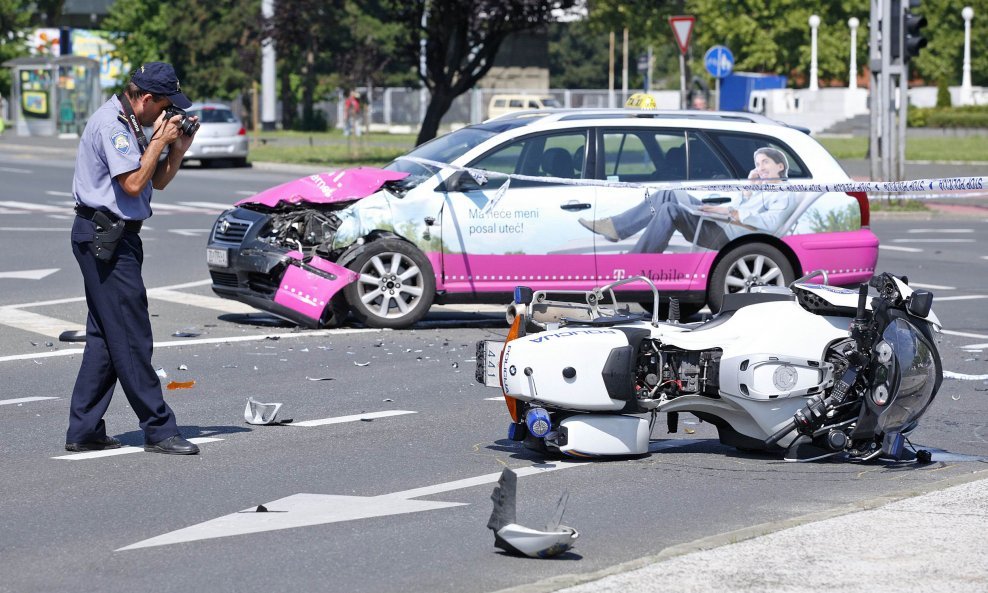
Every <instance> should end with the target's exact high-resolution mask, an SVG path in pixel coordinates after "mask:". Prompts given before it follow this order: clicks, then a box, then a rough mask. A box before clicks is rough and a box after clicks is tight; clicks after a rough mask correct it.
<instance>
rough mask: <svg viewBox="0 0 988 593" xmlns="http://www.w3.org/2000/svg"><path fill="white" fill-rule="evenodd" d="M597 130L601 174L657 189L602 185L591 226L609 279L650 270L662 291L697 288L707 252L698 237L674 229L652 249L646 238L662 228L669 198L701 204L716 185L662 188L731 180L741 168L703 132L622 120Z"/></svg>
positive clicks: (600, 267)
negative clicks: (681, 189) (706, 188)
mask: <svg viewBox="0 0 988 593" xmlns="http://www.w3.org/2000/svg"><path fill="white" fill-rule="evenodd" d="M596 136H597V158H596V162H597V175H598V177H600V178H602V179H605V180H607V181H617V182H625V183H635V184H643V185H645V186H650V187H649V189H643V188H599V189H598V191H597V202H596V209H595V210H594V222H593V224H592V225H591V229H590V230H591V232H592V234H593V236H594V251H595V254H596V259H597V270H598V273H599V275H600V276H601V277H602V278H604V279H607V280H619V279H621V278H625V277H629V276H646V277H648V278H650V279H651V280H652V281H653V282H654V283H655V285H656V287H657V288H659V290H660V291H664V292H667V293H669V292H673V293H675V292H681V291H687V290H689V289H690V287H691V284H693V280H694V276H695V274H696V270H697V269H698V265H699V263H700V261H701V260H702V258H703V257H704V250H703V248H700V247H698V246H697V245H696V244H695V237H685V236H683V234H682V233H681V232H679V231H674V232H672V233H671V234H670V235H669V236H668V238H667V240H666V242H665V246H664V248H662V250H661V251H660V252H656V251H652V250H650V249H651V248H650V247H648V245H649V244H651V243H655V241H649V240H646V238H645V237H646V235H648V234H650V233H651V234H653V235H654V234H662V233H661V232H660V231H662V230H664V229H662V228H661V227H660V223H662V222H663V221H662V220H661V219H657V218H655V217H656V215H662V210H661V208H660V207H659V206H660V204H661V203H662V202H663V201H666V200H675V201H677V202H679V203H682V204H683V205H684V206H685V207H690V208H695V207H696V204H695V203H693V201H692V199H691V198H695V199H698V200H703V199H710V198H711V195H710V194H711V192H693V193H692V194H686V193H685V192H679V191H671V190H668V189H662V188H661V184H662V183H676V182H684V181H689V180H694V181H695V180H706V179H730V178H733V177H736V174H735V172H734V171H733V169H731V168H730V166H729V165H728V163H726V162H724V160H723V159H721V158H720V157H719V156H718V155H717V153H716V151H715V150H714V149H712V148H711V146H710V144H709V142H707V141H706V139H705V138H703V137H702V136H701V135H699V134H697V133H696V132H695V131H689V130H683V129H674V128H649V127H635V128H632V127H627V128H617V127H615V128H600V129H599V130H598V133H597V135H596ZM715 197H716V196H715ZM720 199H727V200H730V199H731V198H730V197H729V196H724V197H721V198H720ZM666 220H667V219H666ZM666 228H669V227H668V225H667V227H666ZM658 242H659V243H662V241H658Z"/></svg>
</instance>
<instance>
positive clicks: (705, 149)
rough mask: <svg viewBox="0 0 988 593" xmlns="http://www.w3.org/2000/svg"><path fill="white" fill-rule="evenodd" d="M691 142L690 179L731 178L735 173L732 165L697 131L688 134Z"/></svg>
mask: <svg viewBox="0 0 988 593" xmlns="http://www.w3.org/2000/svg"><path fill="white" fill-rule="evenodd" d="M687 138H689V140H688V144H689V158H688V159H687V162H688V163H689V179H690V180H691V181H693V180H703V179H731V178H732V177H734V173H733V172H732V171H731V167H730V165H728V164H727V163H726V162H724V160H723V159H722V158H721V157H720V156H719V155H718V154H717V151H716V150H714V149H713V147H711V146H710V144H709V143H708V142H707V140H706V139H705V138H704V137H703V136H701V135H700V134H697V133H696V132H689V133H688V134H687Z"/></svg>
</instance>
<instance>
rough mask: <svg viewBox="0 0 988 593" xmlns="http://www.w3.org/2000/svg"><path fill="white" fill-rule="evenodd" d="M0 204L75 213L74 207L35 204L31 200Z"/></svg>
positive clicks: (37, 210)
mask: <svg viewBox="0 0 988 593" xmlns="http://www.w3.org/2000/svg"><path fill="white" fill-rule="evenodd" d="M0 206H4V207H6V208H20V209H21V210H31V211H33V212H55V213H57V214H74V213H75V210H73V209H72V208H63V207H61V206H49V205H48V204H34V203H31V202H0Z"/></svg>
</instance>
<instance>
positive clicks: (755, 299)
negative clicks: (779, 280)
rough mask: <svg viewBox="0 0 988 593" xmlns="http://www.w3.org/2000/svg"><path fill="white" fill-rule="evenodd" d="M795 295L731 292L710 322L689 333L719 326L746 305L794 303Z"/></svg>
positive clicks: (726, 295)
mask: <svg viewBox="0 0 988 593" xmlns="http://www.w3.org/2000/svg"><path fill="white" fill-rule="evenodd" d="M795 300H796V295H794V294H779V293H773V292H732V293H728V294H725V295H724V303H723V304H722V305H721V308H720V311H719V312H718V313H717V314H716V315H714V317H713V319H711V320H710V321H705V322H703V323H701V324H700V325H697V326H696V327H694V328H692V329H691V330H690V331H695V332H698V331H703V330H705V329H711V328H714V327H717V326H718V325H721V324H722V323H724V322H725V321H727V320H728V319H730V318H731V316H732V315H734V312H735V311H737V310H738V309H740V308H742V307H747V306H748V305H757V304H759V303H775V302H782V301H795Z"/></svg>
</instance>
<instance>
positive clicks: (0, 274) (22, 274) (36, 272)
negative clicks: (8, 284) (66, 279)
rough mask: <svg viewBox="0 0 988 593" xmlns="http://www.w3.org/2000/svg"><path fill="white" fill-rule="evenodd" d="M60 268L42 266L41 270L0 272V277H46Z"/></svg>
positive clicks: (38, 278) (20, 278)
mask: <svg viewBox="0 0 988 593" xmlns="http://www.w3.org/2000/svg"><path fill="white" fill-rule="evenodd" d="M59 269H60V268H44V269H41V270H20V271H18V272H0V278H16V279H18V280H41V279H42V278H47V277H48V276H51V275H52V274H54V273H55V272H57V271H58V270H59Z"/></svg>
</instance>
